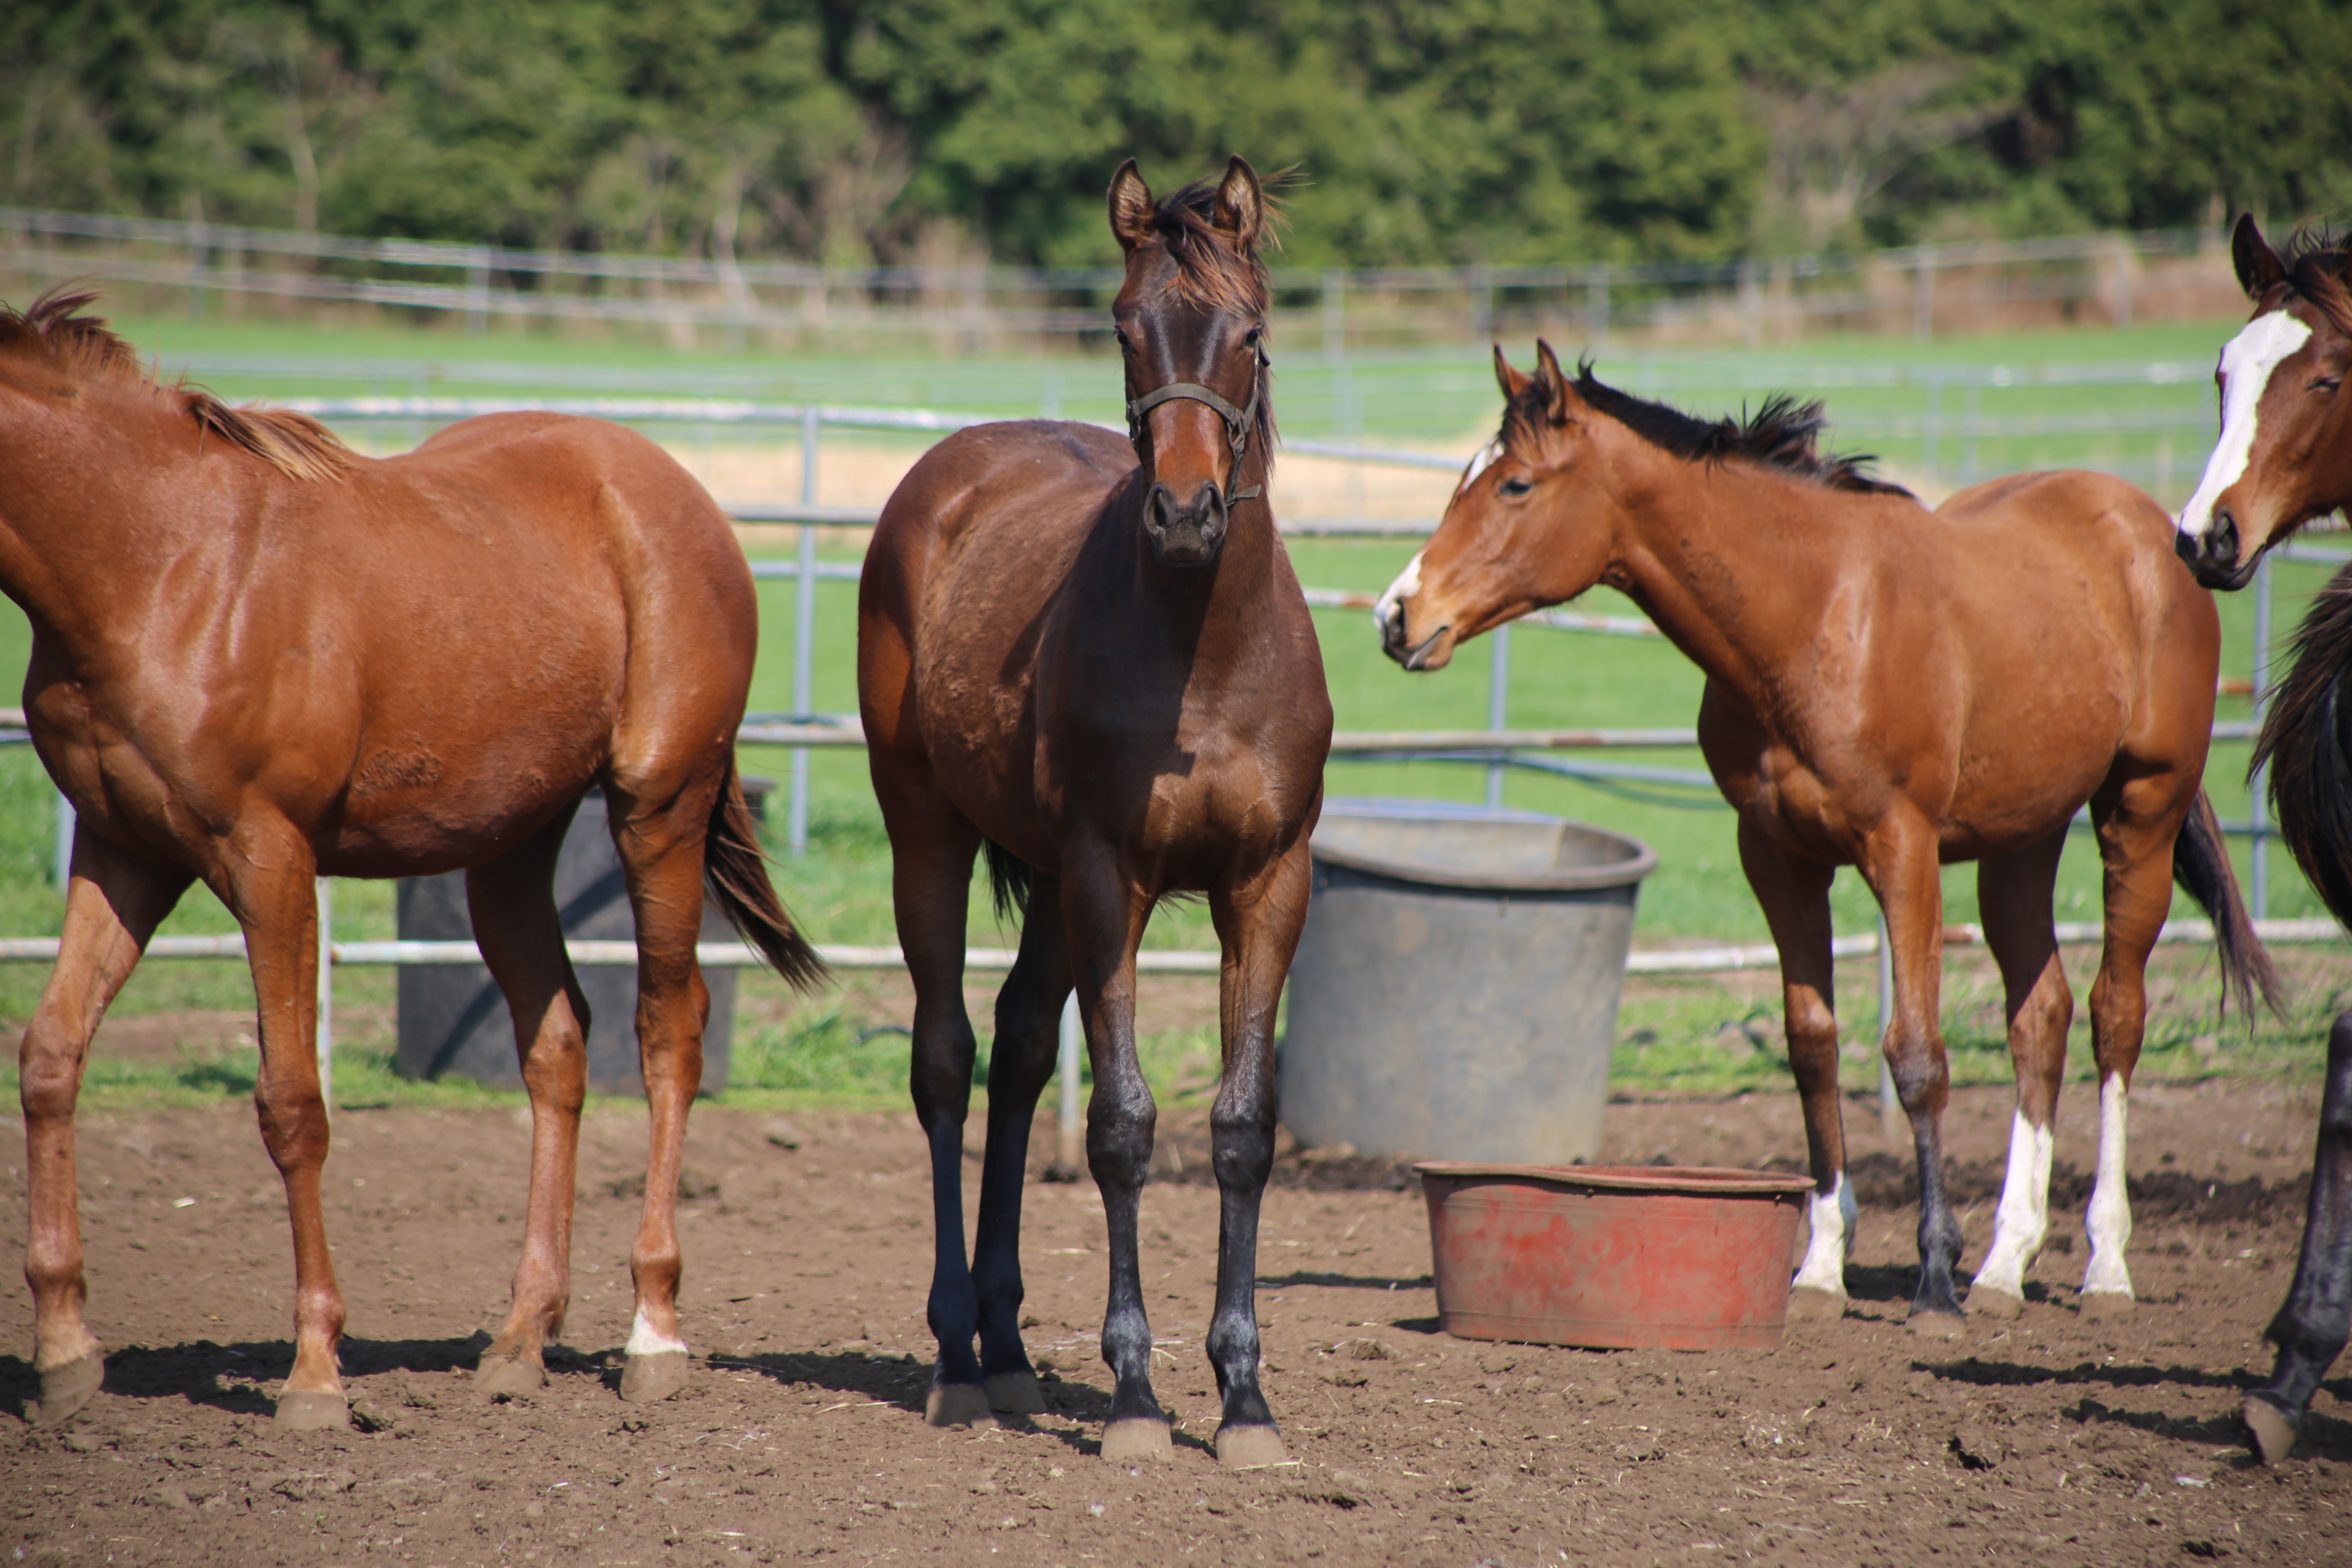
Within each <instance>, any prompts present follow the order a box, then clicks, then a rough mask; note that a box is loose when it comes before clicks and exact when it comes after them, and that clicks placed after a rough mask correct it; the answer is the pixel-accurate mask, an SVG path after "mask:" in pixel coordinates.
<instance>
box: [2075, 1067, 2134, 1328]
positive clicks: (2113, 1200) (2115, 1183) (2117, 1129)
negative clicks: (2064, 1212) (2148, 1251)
mask: <svg viewBox="0 0 2352 1568" xmlns="http://www.w3.org/2000/svg"><path fill="white" fill-rule="evenodd" d="M2128 1102H2129V1096H2128V1094H2127V1093H2126V1090H2125V1089H2124V1080H2123V1079H2121V1078H2119V1077H2117V1076H2116V1075H2114V1074H2112V1073H2111V1074H2109V1075H2108V1076H2107V1077H2106V1078H2105V1079H2104V1080H2103V1081H2101V1083H2100V1084H2099V1174H2098V1179H2097V1181H2096V1182H2095V1183H2094V1184H2093V1185H2092V1187H2091V1207H2090V1212H2089V1213H2088V1214H2086V1215H2084V1229H2085V1230H2087V1231H2089V1232H2090V1233H2091V1261H2090V1263H2089V1265H2088V1266H2087V1267H2086V1268H2084V1270H2083V1293H2084V1295H2086V1296H2088V1295H2092V1294H2095V1293H2096V1292H2098V1291H2102V1290H2105V1291H2110V1292H2112V1293H2114V1294H2116V1295H2119V1296H2128V1295H2130V1294H2131V1293H2132V1287H2131V1270H2130V1269H2129V1268H2126V1267H2125V1266H2124V1247H2126V1245H2127V1244H2128V1243H2129V1242H2130V1240H2131V1232H2132V1223H2131V1189H2130V1188H2129V1187H2128V1186H2127V1185H2126V1182H2125V1177H2124V1123H2125V1121H2126V1111H2127V1108H2128Z"/></svg>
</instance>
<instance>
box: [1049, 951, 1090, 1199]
mask: <svg viewBox="0 0 2352 1568" xmlns="http://www.w3.org/2000/svg"><path fill="white" fill-rule="evenodd" d="M1084 1034H1085V1031H1084V1030H1082V1029H1080V1028H1079V1027H1078V994H1077V993H1076V992H1075V991H1073V992H1071V993H1070V994H1069V999H1068V1000H1067V1001H1066V1002H1064V1003H1063V1004H1062V1042H1061V1057H1060V1060H1059V1062H1058V1063H1057V1064H1056V1066H1055V1071H1056V1072H1057V1073H1059V1074H1060V1075H1061V1079H1062V1100H1061V1113H1062V1116H1061V1124H1060V1125H1059V1126H1058V1127H1056V1128H1055V1135H1056V1136H1055V1163H1057V1164H1059V1165H1060V1166H1061V1167H1062V1169H1063V1170H1064V1171H1065V1172H1066V1173H1067V1175H1068V1178H1069V1180H1071V1181H1076V1180H1077V1176H1078V1172H1079V1171H1080V1170H1081V1169H1082V1168H1083V1167H1082V1166H1081V1164H1080V1163H1079V1158H1078V1157H1079V1155H1081V1154H1082V1153H1084V1152H1085V1150H1084V1148H1083V1146H1082V1145H1083V1143H1084V1138H1083V1136H1082V1132H1083V1130H1082V1128H1081V1126H1080V1124H1079V1121H1078V1046H1079V1044H1080V1042H1081V1040H1082V1037H1083V1036H1084Z"/></svg>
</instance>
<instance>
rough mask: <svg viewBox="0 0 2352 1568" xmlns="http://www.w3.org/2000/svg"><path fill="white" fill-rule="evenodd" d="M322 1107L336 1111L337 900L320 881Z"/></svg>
mask: <svg viewBox="0 0 2352 1568" xmlns="http://www.w3.org/2000/svg"><path fill="white" fill-rule="evenodd" d="M318 1032H319V1103H320V1105H322V1106H324V1107H325V1108H326V1110H327V1111H328V1113H329V1114H330V1115H331V1114H333V1112H334V1109H335V900H334V893H333V884H332V883H331V882H329V881H328V880H327V879H326V878H324V877H321V878H320V879H319V1031H318Z"/></svg>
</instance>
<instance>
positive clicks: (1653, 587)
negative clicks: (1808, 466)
mask: <svg viewBox="0 0 2352 1568" xmlns="http://www.w3.org/2000/svg"><path fill="white" fill-rule="evenodd" d="M1627 439H1628V442H1629V444H1630V445H1639V446H1640V447H1641V452H1640V455H1639V456H1638V458H1635V460H1634V461H1633V462H1631V463H1621V464H1618V465H1612V466H1613V467H1615V468H1617V469H1618V470H1619V472H1620V473H1621V475H1628V476H1629V477H1630V478H1631V479H1632V482H1631V483H1622V482H1621V484H1620V486H1619V489H1618V495H1617V500H1618V504H1619V507H1620V509H1621V521H1620V523H1619V526H1618V530H1617V537H1616V540H1615V543H1614V546H1613V548H1612V552H1611V558H1610V564H1609V567H1608V569H1607V571H1606V572H1605V573H1604V574H1603V576H1602V580H1603V581H1605V582H1608V583H1610V584H1612V586H1615V587H1617V588H1620V589H1622V591H1623V592H1624V593H1625V595H1627V596H1628V597H1629V598H1631V599H1633V602H1634V603H1635V604H1637V605H1640V606H1641V607H1642V609H1643V612H1644V613H1646V614H1647V615H1648V616H1649V617H1650V619H1651V620H1652V621H1653V622H1654V623H1655V624H1656V626H1657V627H1658V629H1659V630H1660V631H1661V632H1663V633H1664V634H1665V637H1666V638H1667V640H1668V641H1670V642H1672V643H1673V644H1674V645H1675V647H1678V648H1680V649H1681V650H1682V651H1683V653H1684V654H1685V656H1686V657H1687V658H1689V659H1690V660H1691V662H1692V663H1694V664H1696V665H1697V666H1698V667H1699V668H1701V669H1702V670H1705V671H1706V675H1707V678H1708V679H1711V680H1714V681H1716V682H1717V683H1718V684H1721V685H1724V686H1727V687H1729V688H1730V689H1733V690H1735V691H1737V692H1738V693H1739V694H1740V695H1741V696H1743V697H1745V698H1748V700H1750V703H1751V705H1756V704H1759V703H1761V701H1762V700H1763V699H1764V698H1765V696H1766V695H1767V688H1768V687H1769V685H1770V684H1771V683H1772V682H1773V680H1774V679H1775V677H1776V674H1777V671H1778V669H1779V668H1780V665H1781V664H1782V663H1783V662H1784V661H1785V660H1786V659H1787V658H1790V656H1791V655H1792V654H1794V653H1795V652H1796V651H1797V650H1799V649H1801V648H1802V647H1805V646H1807V644H1808V643H1809V642H1810V641H1811V639H1812V637H1814V635H1815V634H1816V632H1817V630H1818V628H1819V626H1820V623H1821V618H1822V614H1823V612H1824V611H1825V610H1826V608H1827V607H1828V605H1829V603H1830V599H1831V594H1832V586H1833V579H1834V576H1835V574H1836V563H1837V562H1838V560H1839V559H1840V558H1841V557H1842V556H1843V555H1844V554H1845V553H1846V549H1845V547H1846V545H1847V543H1848V542H1849V541H1848V540H1847V538H1846V537H1845V534H1846V530H1845V529H1843V527H1842V526H1841V525H1840V514H1842V513H1843V512H1844V511H1846V510H1849V506H1848V505H1842V504H1841V503H1851V502H1852V501H1853V500H1858V499H1859V498H1855V497H1849V496H1842V495H1838V494H1836V493H1835V492H1832V491H1829V490H1826V489H1822V488H1820V487H1819V486H1816V485H1813V484H1811V483H1810V482H1808V481H1806V480H1802V479H1786V478H1783V477H1781V476H1780V475H1777V474H1770V473H1766V472H1762V471H1759V470H1758V469H1756V468H1750V467H1748V466H1746V465H1741V466H1738V467H1734V466H1731V465H1727V464H1719V463H1695V462H1690V461H1687V460H1685V459H1684V458H1676V457H1675V456H1673V455H1671V454H1669V453H1665V452H1662V451H1659V450H1658V449H1656V448H1655V447H1649V446H1648V445H1647V444H1646V443H1642V442H1640V441H1639V438H1638V437H1631V436H1630V435H1629V436H1628V437H1627Z"/></svg>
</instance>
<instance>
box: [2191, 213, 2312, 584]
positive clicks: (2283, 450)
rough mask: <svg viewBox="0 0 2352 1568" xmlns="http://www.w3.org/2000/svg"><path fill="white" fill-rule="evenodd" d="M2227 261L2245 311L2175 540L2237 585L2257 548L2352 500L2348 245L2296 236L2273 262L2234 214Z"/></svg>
mask: <svg viewBox="0 0 2352 1568" xmlns="http://www.w3.org/2000/svg"><path fill="white" fill-rule="evenodd" d="M2230 249H2231V259H2232V260H2233V261H2234V262H2235V263H2236V265H2237V270H2238V282H2239V284H2240V285H2241V286H2242V287H2243V288H2244V289H2245V290H2246V297H2247V298H2248V299H2250V300H2252V301H2253V302H2254V315H2253V319H2252V321H2249V322H2248V323H2247V324H2246V326H2245V328H2244V330H2243V331H2240V332H2239V333H2238V335H2237V336H2236V337H2234V338H2231V340H2230V342H2228V344H2227V345H2226V346H2224V347H2223V348H2222V350H2221V364H2220V365H2219V366H2218V367H2217V368H2216V369H2215V370H2214V372H2213V384H2214V385H2215V387H2216V388H2217V389H2218V390H2219V392H2220V395H2221V439H2220V440H2218V441H2217V442H2215V443H2214V447H2213V455H2212V457H2210V458H2208V459H2207V460H2206V464H2205V475H2204V478H2203V479H2200V481H2199V483H2198V486H2197V493H2196V494H2195V495H2193V496H2191V497H2189V504H2188V505H2187V506H2186V507H2183V508H2182V509H2181V512H2180V518H2179V528H2180V532H2179V537H2178V538H2177V539H2175V540H2174V541H2173V544H2174V548H2176V549H2177V550H2178V551H2179V552H2180V558H2181V559H2182V560H2183V561H2185V562H2187V563H2189V570H2190V571H2191V572H2193V573H2194V574H2196V576H2197V580H2198V581H2199V582H2200V583H2202V584H2205V586H2207V587H2209V588H2242V587H2243V586H2245V584H2246V583H2247V581H2248V580H2249V579H2251V578H2252V576H2253V574H2254V566H2255V564H2256V563H2257V562H2259V561H2260V560H2261V558H2262V553H2263V551H2265V550H2267V549H2269V548H2270V547H2271V546H2272V545H2273V544H2276V543H2278V542H2280V541H2281V540H2283V539H2285V538H2286V537H2287V536H2288V535H2290V534H2292V533H2293V532H2294V531H2295V530H2296V529H2298V528H2300V527H2302V526H2303V525H2304V524H2305V523H2306V522H2309V521H2311V520H2313V519H2314V518H2317V517H2324V516H2326V514H2327V513H2328V512H2331V511H2334V510H2336V508H2338V507H2340V506H2343V505H2345V504H2346V503H2347V501H2352V403H2347V400H2346V399H2345V398H2344V396H2343V395H2342V394H2343V384H2344V372H2345V367H2346V364H2347V362H2352V289H2347V286H2346V279H2345V273H2346V270H2347V266H2352V249H2347V247H2344V246H2342V245H2331V244H2328V243H2326V242H2325V241H2315V240H2307V239H2300V238H2299V239H2297V240H2296V241H2295V242H2294V243H2292V244H2290V245H2289V246H2288V247H2287V255H2286V257H2285V258H2281V257H2280V256H2279V255H2278V253H2277V252H2275V251H2273V249H2272V248H2271V247H2270V245H2269V243H2268V242H2267V241H2265V240H2264V239H2263V236H2262V231H2261V230H2260V229H2259V228H2257V227H2255V226H2254V219H2253V215H2252V213H2249V214H2247V215H2246V216H2243V217H2242V218H2240V219H2239V220H2238V227H2237V232H2236V233H2235V234H2234V235H2232V236H2231V243H2230Z"/></svg>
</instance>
